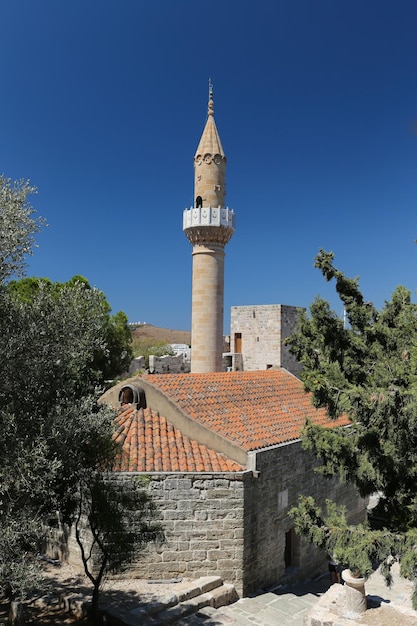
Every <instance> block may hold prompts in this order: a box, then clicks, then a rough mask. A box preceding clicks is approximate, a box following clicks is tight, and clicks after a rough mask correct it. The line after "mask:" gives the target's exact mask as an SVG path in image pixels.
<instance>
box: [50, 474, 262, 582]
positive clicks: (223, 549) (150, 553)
mask: <svg viewBox="0 0 417 626" xmlns="http://www.w3.org/2000/svg"><path fill="white" fill-rule="evenodd" d="M137 475H138V474H135V473H127V472H126V473H114V474H113V475H112V476H111V480H112V481H115V482H119V483H121V482H122V481H123V482H125V481H130V480H131V479H132V477H134V476H137ZM147 476H148V477H149V478H150V483H149V486H148V489H150V491H151V493H152V498H153V500H154V502H155V504H156V506H157V509H158V511H159V519H160V520H161V522H162V525H163V527H164V531H165V542H164V543H161V542H159V543H157V544H155V543H152V544H150V545H149V546H148V547H147V548H146V549H145V551H144V552H142V553H141V556H140V558H139V560H138V561H137V562H136V563H133V564H132V565H131V566H130V567H129V571H128V573H127V574H126V575H128V576H129V577H130V578H131V577H137V578H146V579H154V580H155V579H158V580H160V579H166V578H173V577H177V576H181V577H183V578H198V577H199V576H207V575H213V574H216V575H218V576H221V577H222V578H223V579H224V580H225V581H227V582H231V583H234V585H235V587H236V590H237V592H238V593H240V594H241V593H242V590H243V587H242V579H243V572H242V561H243V545H244V539H243V515H244V512H243V503H244V491H245V486H246V485H247V484H248V483H250V482H251V481H252V480H253V477H252V472H241V473H237V474H235V473H226V474H190V473H186V474H180V473H173V474H162V473H161V474H154V473H149V474H147ZM68 547H69V550H68V553H69V557H68V558H69V561H70V562H71V563H72V564H73V565H75V566H77V567H80V565H81V561H80V555H79V550H78V546H77V545H76V543H75V538H74V536H73V535H71V536H70V538H69V546H68ZM57 553H58V552H57V551H55V554H57ZM60 553H61V554H62V550H61V551H60Z"/></svg>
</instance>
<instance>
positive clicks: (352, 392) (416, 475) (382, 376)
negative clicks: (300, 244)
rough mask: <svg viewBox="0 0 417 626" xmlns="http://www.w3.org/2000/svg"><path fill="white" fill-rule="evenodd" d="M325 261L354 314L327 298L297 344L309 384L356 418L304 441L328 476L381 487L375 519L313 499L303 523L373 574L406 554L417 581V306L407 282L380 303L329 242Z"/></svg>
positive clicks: (336, 409)
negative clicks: (336, 308) (353, 519)
mask: <svg viewBox="0 0 417 626" xmlns="http://www.w3.org/2000/svg"><path fill="white" fill-rule="evenodd" d="M315 266H316V267H317V268H319V269H320V270H321V272H322V274H323V276H324V278H325V279H326V280H327V281H334V282H335V287H336V291H337V293H338V295H339V297H340V299H341V301H342V303H343V306H344V309H345V316H346V320H345V321H344V320H342V319H340V318H339V317H338V316H337V315H336V314H335V313H334V312H333V311H332V310H331V309H330V306H329V304H328V303H327V302H326V301H325V300H323V299H322V298H319V297H318V298H316V299H315V301H314V302H313V303H312V305H311V307H310V314H309V315H307V314H306V313H305V312H301V313H300V322H299V327H298V331H297V333H295V334H294V335H293V336H292V337H290V339H289V342H288V343H289V344H290V349H291V351H292V353H293V354H294V355H295V356H296V357H297V359H298V360H299V361H300V362H301V363H302V364H303V371H302V373H301V377H302V380H303V382H304V386H305V389H306V390H307V391H310V392H311V393H312V395H313V402H314V404H315V406H317V407H325V408H327V410H328V413H329V416H330V417H331V418H335V417H336V416H338V415H340V414H342V413H345V414H347V415H348V417H349V419H350V422H351V425H350V426H349V427H347V428H342V429H325V428H320V427H317V426H314V425H312V424H311V423H309V424H307V425H306V427H305V429H304V438H303V443H304V446H305V447H306V448H307V449H309V450H311V451H312V452H313V453H314V454H315V455H316V456H317V457H318V458H319V460H320V466H319V468H318V471H320V472H321V473H322V474H323V475H324V476H327V477H330V476H335V475H339V476H340V478H341V479H342V481H345V482H346V483H349V484H352V485H354V486H355V487H356V489H357V491H358V493H359V494H360V495H361V496H369V495H371V494H375V493H377V494H379V495H380V500H379V504H378V506H377V508H376V509H375V510H374V515H373V517H372V518H370V520H369V522H364V523H363V524H361V525H359V526H353V527H352V526H349V525H348V524H347V522H346V518H345V515H344V511H343V510H341V509H340V508H337V507H336V508H335V505H334V504H332V503H328V510H327V511H321V510H320V509H319V508H318V507H317V506H316V504H315V502H314V501H313V499H312V498H310V497H301V499H300V502H299V505H298V507H296V508H294V509H293V510H292V515H293V516H294V518H295V520H296V525H297V528H298V530H299V531H300V532H302V533H303V534H304V535H306V536H307V537H308V538H309V539H310V540H311V541H313V542H314V543H315V544H316V545H318V546H320V547H322V548H324V549H326V550H327V551H328V552H330V553H335V554H336V556H337V557H338V558H339V560H341V561H342V562H343V563H345V564H347V565H349V566H350V567H352V568H356V569H359V570H360V571H361V572H362V573H363V574H364V575H365V576H367V575H369V574H370V573H371V571H372V570H373V569H374V568H375V567H376V566H377V565H378V564H379V563H382V564H383V567H384V571H385V573H386V576H387V580H388V582H389V578H390V576H389V565H390V564H391V563H392V562H393V560H395V559H397V558H398V559H399V560H400V561H401V573H402V575H404V576H408V577H410V578H412V579H413V580H416V579H417V306H416V305H415V304H413V303H412V302H411V296H410V292H409V291H408V290H407V289H405V288H404V287H401V286H400V287H397V289H396V290H395V291H394V293H393V294H392V297H391V299H390V300H389V301H386V302H385V304H384V306H383V307H382V308H381V309H380V310H378V309H377V308H376V307H375V306H374V305H373V304H372V303H371V302H367V301H366V300H365V298H364V296H363V294H362V293H361V291H360V289H359V283H358V279H356V278H355V279H352V278H347V277H346V276H345V275H344V274H343V273H342V272H341V271H339V270H338V269H337V268H336V267H335V266H334V263H333V254H332V253H330V252H325V251H324V250H320V252H319V254H318V256H317V258H316V262H315Z"/></svg>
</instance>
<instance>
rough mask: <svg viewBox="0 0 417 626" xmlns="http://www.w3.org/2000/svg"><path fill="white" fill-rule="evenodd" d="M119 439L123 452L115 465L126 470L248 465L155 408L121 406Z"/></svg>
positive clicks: (203, 469) (216, 469) (235, 468)
mask: <svg viewBox="0 0 417 626" xmlns="http://www.w3.org/2000/svg"><path fill="white" fill-rule="evenodd" d="M115 440H116V441H117V442H118V443H120V444H121V445H122V455H121V458H120V459H119V462H118V463H117V465H116V467H115V468H114V469H115V470H116V471H126V472H238V471H242V470H243V469H244V468H243V467H242V466H240V465H238V464H237V463H235V462H234V461H232V460H230V459H228V458H227V457H226V456H225V455H223V454H218V453H217V452H215V451H214V450H211V449H210V448H207V446H205V445H201V444H199V443H198V442H197V441H195V440H193V439H190V438H189V437H186V436H185V435H183V434H182V433H181V432H180V431H179V430H178V429H177V428H175V427H174V426H173V425H172V424H170V423H169V422H167V420H166V419H165V418H164V417H161V416H160V415H159V413H158V412H157V411H152V409H149V408H147V409H136V405H132V404H127V405H124V406H122V407H121V409H120V410H119V414H118V416H117V418H116V433H115Z"/></svg>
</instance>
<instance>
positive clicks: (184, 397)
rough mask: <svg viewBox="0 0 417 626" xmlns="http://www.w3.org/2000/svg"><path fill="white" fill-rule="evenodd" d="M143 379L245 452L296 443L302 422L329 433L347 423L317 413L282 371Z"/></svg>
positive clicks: (297, 384) (298, 385) (299, 384)
mask: <svg viewBox="0 0 417 626" xmlns="http://www.w3.org/2000/svg"><path fill="white" fill-rule="evenodd" d="M143 379H144V380H146V381H147V382H148V383H149V384H151V385H152V386H154V387H156V388H158V389H159V390H160V391H162V392H163V393H164V394H165V395H166V396H168V397H169V398H170V399H171V400H172V401H174V402H175V403H176V404H177V406H179V407H180V409H181V410H182V411H183V412H184V413H185V414H187V415H188V416H189V417H191V418H192V419H194V420H195V421H196V422H199V423H200V424H202V425H204V426H205V427H207V428H209V429H211V430H213V431H215V432H217V433H218V434H219V435H221V436H223V437H225V438H227V439H228V440H230V441H232V442H233V443H235V444H237V445H238V446H240V447H241V448H242V449H244V450H246V451H249V450H256V449H258V448H263V447H267V446H271V445H276V444H279V443H285V442H289V441H293V440H295V439H298V438H299V437H300V433H301V429H302V428H303V426H304V424H305V421H306V419H310V420H311V421H312V422H313V423H314V424H319V425H321V426H326V427H329V428H333V427H335V426H342V425H346V424H348V423H349V420H348V418H347V417H346V416H342V417H341V418H339V419H338V420H336V421H333V420H330V419H329V417H328V415H327V412H326V410H325V409H316V408H315V407H314V406H313V405H312V402H311V394H309V393H306V392H305V391H304V388H303V384H302V382H301V381H300V380H299V379H298V378H296V377H295V376H293V375H292V374H289V373H288V372H287V371H285V370H274V369H269V370H263V371H254V372H216V373H212V374H156V375H155V374H154V375H145V376H143Z"/></svg>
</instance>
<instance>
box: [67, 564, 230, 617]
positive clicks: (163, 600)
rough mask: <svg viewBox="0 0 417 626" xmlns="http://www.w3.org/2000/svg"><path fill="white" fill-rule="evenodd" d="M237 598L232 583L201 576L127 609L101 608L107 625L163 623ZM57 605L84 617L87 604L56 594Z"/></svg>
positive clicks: (78, 599)
mask: <svg viewBox="0 0 417 626" xmlns="http://www.w3.org/2000/svg"><path fill="white" fill-rule="evenodd" d="M238 599H239V597H238V595H237V592H236V589H235V587H234V585H232V584H230V583H223V580H222V578H221V577H220V576H202V577H201V578H197V579H196V580H193V581H189V582H183V583H178V584H176V586H175V593H174V592H172V593H170V594H167V595H166V596H165V597H163V596H162V597H160V598H158V600H157V601H154V602H148V603H146V604H143V605H141V606H138V607H137V608H135V609H132V610H131V611H129V612H127V611H124V610H123V609H121V608H120V607H108V608H107V609H106V610H105V614H106V623H108V624H109V625H111V626H164V625H165V624H174V623H175V622H177V621H179V620H181V619H182V618H185V617H187V616H190V615H193V614H196V613H198V611H200V610H201V609H204V608H206V607H210V608H212V609H218V608H220V607H222V606H226V605H228V604H231V603H232V602H236V600H238ZM60 603H61V606H64V607H65V608H66V609H67V610H68V611H70V612H72V613H76V614H77V615H78V616H79V617H82V616H85V614H86V612H87V608H88V605H89V604H90V603H89V602H88V601H87V599H86V598H85V597H82V596H78V595H77V594H67V595H63V596H61V597H60Z"/></svg>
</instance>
